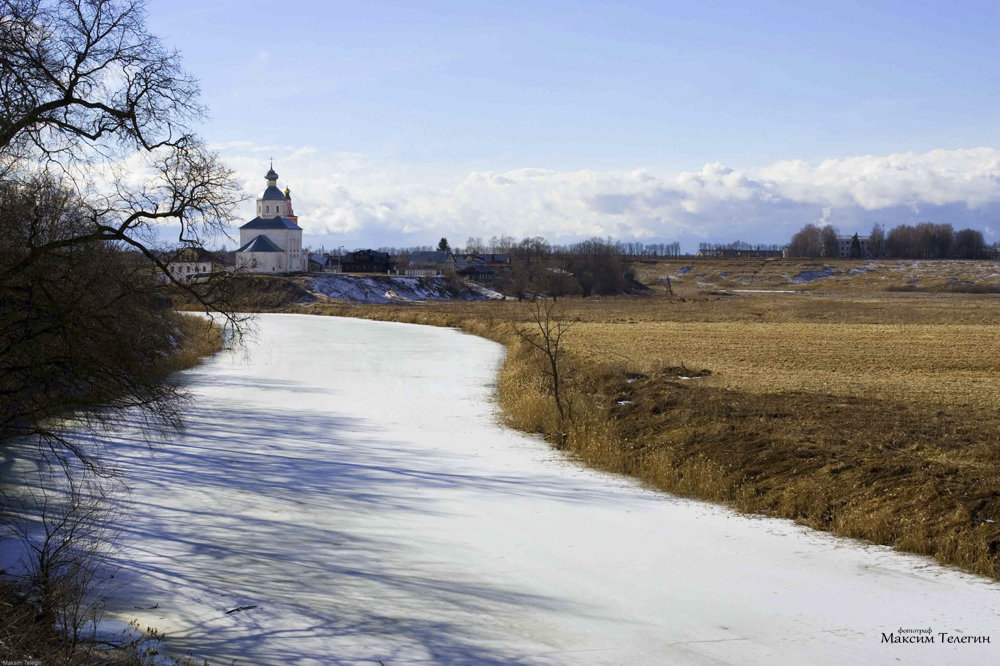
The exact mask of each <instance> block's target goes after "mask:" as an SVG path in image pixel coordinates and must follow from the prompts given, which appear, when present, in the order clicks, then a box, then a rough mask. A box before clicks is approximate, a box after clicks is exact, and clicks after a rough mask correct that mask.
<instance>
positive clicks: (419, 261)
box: [405, 252, 455, 277]
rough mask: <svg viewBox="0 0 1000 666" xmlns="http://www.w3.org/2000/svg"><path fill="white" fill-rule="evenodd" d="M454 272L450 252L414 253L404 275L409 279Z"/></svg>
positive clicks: (452, 256) (453, 261)
mask: <svg viewBox="0 0 1000 666" xmlns="http://www.w3.org/2000/svg"><path fill="white" fill-rule="evenodd" d="M454 272H455V255H453V254H452V253H451V252H414V253H413V254H411V255H410V263H409V264H408V265H407V266H406V269H405V273H406V275H408V276H410V277H434V276H436V275H448V274H451V273H454Z"/></svg>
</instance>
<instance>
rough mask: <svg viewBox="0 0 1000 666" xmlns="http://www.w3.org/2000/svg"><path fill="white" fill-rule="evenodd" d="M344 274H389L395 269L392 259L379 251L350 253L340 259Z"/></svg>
mask: <svg viewBox="0 0 1000 666" xmlns="http://www.w3.org/2000/svg"><path fill="white" fill-rule="evenodd" d="M340 268H341V272H343V273H382V274H385V273H389V272H391V271H392V269H393V263H392V257H390V256H389V255H388V254H386V253H385V252H378V251H377V250H357V251H355V252H348V253H347V254H345V255H344V256H343V257H341V259H340Z"/></svg>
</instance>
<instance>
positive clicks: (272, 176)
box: [264, 167, 278, 180]
mask: <svg viewBox="0 0 1000 666" xmlns="http://www.w3.org/2000/svg"><path fill="white" fill-rule="evenodd" d="M264 178H265V179H267V180H278V174H277V173H275V171H274V167H271V168H270V169H268V170H267V175H265V176H264Z"/></svg>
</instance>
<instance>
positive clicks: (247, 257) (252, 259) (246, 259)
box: [236, 252, 287, 273]
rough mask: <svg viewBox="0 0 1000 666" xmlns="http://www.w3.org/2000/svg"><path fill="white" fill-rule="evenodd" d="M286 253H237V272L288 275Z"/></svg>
mask: <svg viewBox="0 0 1000 666" xmlns="http://www.w3.org/2000/svg"><path fill="white" fill-rule="evenodd" d="M285 265H286V264H285V253H284V252H237V253H236V270H242V271H245V272H249V273H286V272H287V270H286V269H285Z"/></svg>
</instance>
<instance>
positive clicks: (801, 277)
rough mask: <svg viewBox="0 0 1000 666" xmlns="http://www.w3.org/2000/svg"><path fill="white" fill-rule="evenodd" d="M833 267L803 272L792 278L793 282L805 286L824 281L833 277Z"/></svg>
mask: <svg viewBox="0 0 1000 666" xmlns="http://www.w3.org/2000/svg"><path fill="white" fill-rule="evenodd" d="M833 273H834V270H833V267H832V266H824V267H823V268H822V269H820V270H818V271H802V272H801V273H799V274H798V275H796V276H795V277H793V278H792V282H793V283H795V284H805V283H807V282H815V281H816V280H823V279H825V278H828V277H833Z"/></svg>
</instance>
